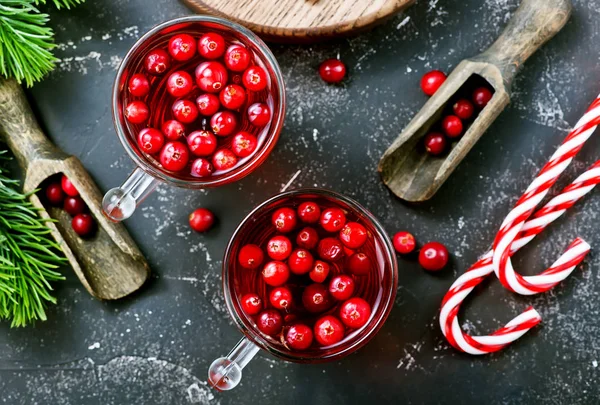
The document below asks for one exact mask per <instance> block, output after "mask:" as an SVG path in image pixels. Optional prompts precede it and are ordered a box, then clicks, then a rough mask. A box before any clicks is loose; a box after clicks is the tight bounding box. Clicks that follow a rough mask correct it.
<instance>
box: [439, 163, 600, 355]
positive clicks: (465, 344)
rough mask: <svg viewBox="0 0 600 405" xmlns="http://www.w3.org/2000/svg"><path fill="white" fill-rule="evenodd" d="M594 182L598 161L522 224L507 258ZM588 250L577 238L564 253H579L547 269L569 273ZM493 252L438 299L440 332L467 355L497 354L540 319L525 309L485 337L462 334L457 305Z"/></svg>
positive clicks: (489, 267) (599, 172)
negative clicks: (440, 302) (439, 305)
mask: <svg viewBox="0 0 600 405" xmlns="http://www.w3.org/2000/svg"><path fill="white" fill-rule="evenodd" d="M598 183H600V160H599V161H597V162H596V163H594V165H592V166H591V167H590V168H589V169H588V170H587V171H586V172H584V173H583V174H582V175H580V176H579V177H578V178H577V179H576V180H575V181H573V183H571V184H570V185H569V186H567V187H565V189H564V190H563V191H562V192H561V193H560V194H559V195H557V196H556V197H554V198H553V199H552V200H550V201H549V202H548V203H547V204H546V205H545V206H544V207H542V208H540V209H539V210H538V211H537V212H536V213H535V214H534V216H533V218H532V219H530V220H529V221H527V222H526V223H525V225H524V226H523V228H522V231H521V233H520V234H519V236H518V237H517V239H516V240H515V241H514V242H513V243H512V244H511V255H512V254H514V253H515V252H516V251H517V250H519V249H520V248H522V247H523V246H525V245H526V244H527V243H529V242H530V241H531V240H532V239H533V238H535V236H536V235H538V234H539V233H541V232H542V231H543V230H544V229H545V228H546V226H548V225H549V224H550V223H552V222H553V221H555V220H556V219H557V218H559V217H560V216H561V215H562V214H563V213H564V212H565V211H566V210H567V209H569V208H571V207H572V206H573V205H574V204H575V203H576V202H577V201H579V200H580V199H581V198H582V197H583V196H584V195H586V194H587V193H589V192H590V191H591V190H592V189H593V188H594V187H595V186H596V184H598ZM589 249H590V248H589V245H588V244H587V243H585V242H584V241H583V240H581V239H579V238H577V239H576V240H575V241H574V242H573V243H571V245H570V246H569V248H568V249H567V251H571V252H579V253H578V254H577V255H576V256H575V257H573V258H572V260H570V261H564V260H563V261H561V259H559V260H558V261H557V262H555V263H554V264H553V265H552V266H551V269H554V270H555V271H560V272H568V273H569V274H570V273H571V272H572V271H573V269H574V268H575V266H577V264H578V263H579V262H580V261H581V260H583V258H584V257H585V255H586V254H587V252H589ZM493 253H494V251H493V250H490V251H489V252H487V253H486V254H485V255H484V256H483V257H482V258H481V259H479V260H478V261H477V262H476V263H475V264H474V265H473V266H471V267H470V268H469V269H468V270H467V271H466V272H465V273H464V274H463V275H461V276H460V277H459V278H458V279H457V280H456V281H455V282H454V284H452V286H451V287H450V289H449V290H448V292H447V293H446V295H445V297H444V299H443V300H442V308H441V310H440V327H441V329H442V333H443V334H444V336H445V337H446V339H447V340H448V342H449V343H450V344H451V345H452V346H454V347H455V348H456V349H458V350H461V351H463V352H466V353H470V354H486V353H492V352H495V351H498V350H500V349H502V348H504V347H506V346H507V345H509V344H510V343H512V342H514V341H515V340H517V339H518V338H520V337H521V336H523V335H524V334H525V333H527V331H528V330H529V329H531V328H533V327H534V326H536V325H537V324H538V323H540V322H541V320H542V318H541V317H540V315H539V314H538V312H537V311H536V310H535V309H533V308H531V307H529V308H527V309H526V310H525V312H523V313H522V314H521V315H519V316H517V317H516V318H514V319H513V320H512V321H510V322H509V323H507V324H506V326H504V327H503V328H501V329H499V330H497V331H496V332H494V333H492V334H491V335H489V336H469V335H468V334H465V333H464V332H463V331H462V329H461V328H460V324H459V322H458V318H457V315H458V312H459V310H460V305H461V304H462V302H463V301H464V300H465V298H466V297H467V296H468V295H469V294H470V293H471V291H473V289H474V288H475V287H476V286H477V285H478V284H479V283H481V282H482V281H483V280H484V279H485V278H486V277H487V276H488V275H490V274H491V273H492V272H493V271H494V266H493V263H492V257H493ZM567 275H568V274H567ZM565 277H566V276H565Z"/></svg>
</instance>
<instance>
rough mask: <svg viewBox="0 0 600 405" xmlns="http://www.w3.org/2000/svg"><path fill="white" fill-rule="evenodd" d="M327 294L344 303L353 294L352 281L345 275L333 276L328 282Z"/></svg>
mask: <svg viewBox="0 0 600 405" xmlns="http://www.w3.org/2000/svg"><path fill="white" fill-rule="evenodd" d="M329 294H331V296H332V297H333V298H335V299H336V300H338V301H344V300H347V299H348V298H350V297H352V294H354V280H353V279H352V277H350V276H347V275H345V274H340V275H339V276H335V277H334V278H332V279H331V281H330V282H329Z"/></svg>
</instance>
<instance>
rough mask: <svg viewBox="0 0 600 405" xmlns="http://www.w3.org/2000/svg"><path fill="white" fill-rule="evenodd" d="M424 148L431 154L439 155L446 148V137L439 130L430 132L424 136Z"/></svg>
mask: <svg viewBox="0 0 600 405" xmlns="http://www.w3.org/2000/svg"><path fill="white" fill-rule="evenodd" d="M425 150H426V151H427V153H429V154H430V155H433V156H437V155H441V154H442V153H444V151H445V150H446V138H445V137H444V135H442V134H440V133H439V132H431V133H429V134H427V136H426V137H425Z"/></svg>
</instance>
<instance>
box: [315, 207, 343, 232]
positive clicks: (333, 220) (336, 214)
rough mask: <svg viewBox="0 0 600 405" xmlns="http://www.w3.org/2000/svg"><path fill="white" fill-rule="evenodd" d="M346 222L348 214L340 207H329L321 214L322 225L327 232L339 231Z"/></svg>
mask: <svg viewBox="0 0 600 405" xmlns="http://www.w3.org/2000/svg"><path fill="white" fill-rule="evenodd" d="M345 224H346V214H344V211H342V210H341V209H340V208H327V209H326V210H325V211H323V213H322V214H321V226H322V227H323V229H325V230H326V231H327V232H337V231H339V230H340V229H342V228H343V227H344V225H345Z"/></svg>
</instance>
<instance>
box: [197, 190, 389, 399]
mask: <svg viewBox="0 0 600 405" xmlns="http://www.w3.org/2000/svg"><path fill="white" fill-rule="evenodd" d="M303 201H316V202H317V203H318V204H320V205H325V206H337V207H340V208H342V209H343V210H344V211H346V215H347V217H348V219H349V220H352V221H357V222H360V223H362V225H363V226H365V228H366V229H367V231H368V233H369V235H370V237H369V240H368V242H367V243H366V244H365V245H367V244H369V247H368V248H367V249H368V251H369V253H370V254H372V257H374V258H375V259H374V262H375V265H374V266H373V267H374V269H373V271H372V272H371V273H370V274H369V275H368V276H361V277H359V278H357V280H359V279H360V281H356V282H357V285H356V290H355V294H356V291H360V294H363V298H365V299H366V300H367V301H369V302H370V304H371V308H372V313H371V318H370V319H369V321H368V322H367V324H365V325H364V326H363V327H362V328H359V329H356V330H352V331H350V332H349V333H348V334H347V335H346V336H345V338H344V340H342V341H341V342H339V343H337V344H335V345H332V346H328V347H318V346H317V345H313V346H312V347H311V348H309V349H308V350H304V351H293V350H290V349H289V348H287V347H286V346H284V345H283V344H282V343H281V341H279V340H278V339H276V338H273V337H270V336H267V335H265V334H263V333H261V332H260V331H259V330H258V328H257V327H256V324H255V322H254V320H253V318H252V317H251V316H248V315H246V314H245V313H244V311H243V310H242V307H241V303H240V299H241V296H242V295H243V294H245V293H247V292H248V290H247V285H248V284H250V283H254V285H260V284H256V283H261V281H260V269H257V270H248V269H244V268H242V267H241V266H240V265H239V263H238V262H237V258H238V253H239V250H240V249H241V247H242V246H244V245H246V244H248V243H255V244H259V245H261V246H264V244H266V241H267V240H268V239H269V238H270V237H271V236H272V235H273V234H274V233H275V230H274V228H273V227H272V225H271V216H272V214H273V212H274V211H275V210H276V209H278V208H280V207H282V206H284V205H285V206H293V207H297V206H298V205H299V204H300V203H301V202H303ZM291 235H292V237H293V235H294V234H291ZM361 249H362V248H361ZM266 260H268V259H265V261H266ZM332 266H333V264H332ZM342 267H343V266H342ZM332 269H333V267H332ZM253 272H254V274H252V273H253ZM301 277H307V276H306V275H304V276H301ZM360 283H364V285H361V284H360ZM397 286H398V264H397V261H396V255H395V252H394V248H393V245H392V243H391V241H390V239H389V238H388V236H387V234H386V232H385V230H384V229H383V227H382V226H381V224H380V223H379V222H378V221H377V219H376V218H375V217H374V216H373V215H372V214H371V213H370V212H369V211H367V210H366V209H365V208H364V207H362V206H361V205H360V204H358V203H357V202H355V201H354V200H352V199H350V198H348V197H345V196H343V195H341V194H338V193H336V192H333V191H329V190H324V189H300V190H293V191H287V192H284V193H281V194H278V195H276V196H274V197H272V198H270V199H268V200H267V201H265V202H263V203H262V204H260V205H259V206H258V207H256V208H255V209H254V210H253V211H252V212H251V213H250V214H248V216H247V217H246V218H245V219H244V220H243V221H242V222H241V223H240V225H239V226H238V228H237V229H236V230H235V232H234V233H233V236H232V237H231V239H230V241H229V244H228V246H227V249H226V250H225V255H224V259H223V290H224V296H225V302H226V304H227V309H228V311H229V314H230V315H231V317H232V319H233V320H234V322H235V324H236V325H237V327H238V328H239V330H240V331H241V332H242V334H244V337H243V338H242V340H240V341H239V343H238V344H237V345H236V346H235V347H234V348H233V349H232V350H231V352H230V353H229V354H228V355H227V356H226V357H221V358H218V359H217V360H215V361H214V362H213V363H212V364H211V366H210V369H209V372H208V380H209V383H210V384H211V385H212V386H213V387H215V388H216V389H218V390H220V391H226V390H230V389H232V388H234V387H235V386H237V385H238V384H239V382H240V380H241V378H242V369H243V368H244V367H245V366H246V365H247V364H248V363H249V362H250V360H252V358H253V357H254V356H255V355H256V353H258V351H259V349H263V350H265V351H267V352H269V353H271V354H273V355H275V356H277V357H279V358H281V359H283V360H287V361H292V362H298V363H316V362H325V361H332V360H337V359H340V358H342V357H344V356H347V355H349V354H351V353H353V352H355V351H356V350H357V349H359V348H360V347H362V346H364V345H365V344H366V343H367V342H368V341H369V340H370V339H371V338H372V337H373V336H374V335H375V334H376V333H377V331H378V330H379V329H380V328H381V326H382V325H383V323H384V322H385V320H386V319H387V316H388V315H389V313H390V311H391V309H392V307H393V304H394V299H395V297H396V289H397ZM258 288H260V287H258ZM262 288H263V289H264V286H263V287H262ZM252 292H257V293H258V291H252ZM264 294H266V291H264V290H263V291H262V292H260V293H259V295H264ZM263 301H264V300H263ZM263 308H265V307H264V306H263ZM308 316H311V315H308ZM317 316H318V315H317ZM296 321H298V320H294V321H291V322H290V324H291V323H294V322H296Z"/></svg>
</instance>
